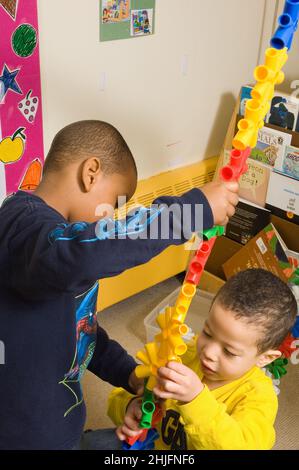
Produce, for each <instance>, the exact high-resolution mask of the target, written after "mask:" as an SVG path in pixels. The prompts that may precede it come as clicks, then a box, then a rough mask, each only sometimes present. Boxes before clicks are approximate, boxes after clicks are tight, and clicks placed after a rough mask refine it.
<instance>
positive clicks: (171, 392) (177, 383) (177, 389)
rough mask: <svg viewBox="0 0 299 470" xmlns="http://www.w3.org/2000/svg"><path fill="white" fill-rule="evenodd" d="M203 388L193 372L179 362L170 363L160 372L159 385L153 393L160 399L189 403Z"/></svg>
mask: <svg viewBox="0 0 299 470" xmlns="http://www.w3.org/2000/svg"><path fill="white" fill-rule="evenodd" d="M203 388H204V385H203V383H202V382H201V380H200V378H199V377H198V375H197V374H196V373H195V372H194V371H193V370H191V369H189V367H186V366H184V365H183V364H180V363H179V362H169V363H168V364H167V366H166V367H160V369H159V370H158V385H157V386H156V387H155V388H154V390H153V392H154V394H155V395H156V396H157V397H159V398H163V399H168V398H171V399H173V400H178V401H182V402H184V403H189V402H190V401H192V400H194V398H195V397H197V395H199V394H200V392H202V390H203Z"/></svg>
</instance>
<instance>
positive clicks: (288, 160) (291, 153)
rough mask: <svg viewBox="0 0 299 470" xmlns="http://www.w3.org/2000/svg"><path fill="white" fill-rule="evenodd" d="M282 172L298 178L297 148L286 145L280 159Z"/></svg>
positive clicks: (298, 155) (298, 157)
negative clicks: (281, 159)
mask: <svg viewBox="0 0 299 470" xmlns="http://www.w3.org/2000/svg"><path fill="white" fill-rule="evenodd" d="M282 173H284V174H285V175H287V176H291V177H292V178H295V179H297V180H299V148H296V147H286V149H285V153H284V157H283V161H282Z"/></svg>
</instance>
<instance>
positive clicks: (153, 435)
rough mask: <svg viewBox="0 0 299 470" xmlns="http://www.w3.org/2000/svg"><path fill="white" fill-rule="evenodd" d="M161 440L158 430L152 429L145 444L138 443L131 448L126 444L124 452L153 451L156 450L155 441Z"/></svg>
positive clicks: (124, 444)
mask: <svg viewBox="0 0 299 470" xmlns="http://www.w3.org/2000/svg"><path fill="white" fill-rule="evenodd" d="M158 438H159V433H158V432H157V431H156V429H150V430H149V432H148V434H147V438H146V439H145V440H144V441H143V442H139V441H136V442H135V444H134V445H132V446H129V444H127V443H126V442H124V443H123V450H153V449H154V448H155V441H156V440H157V439H158Z"/></svg>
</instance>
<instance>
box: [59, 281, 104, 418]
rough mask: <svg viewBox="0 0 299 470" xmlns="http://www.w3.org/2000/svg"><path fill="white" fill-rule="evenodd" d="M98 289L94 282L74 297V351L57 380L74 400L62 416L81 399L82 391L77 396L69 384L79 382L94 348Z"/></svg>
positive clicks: (97, 284) (79, 402) (78, 403)
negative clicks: (72, 358)
mask: <svg viewBox="0 0 299 470" xmlns="http://www.w3.org/2000/svg"><path fill="white" fill-rule="evenodd" d="M98 290H99V283H98V282H96V283H95V284H94V286H92V287H91V289H89V290H88V291H87V292H85V293H84V294H81V295H79V296H78V297H76V323H77V327H76V340H77V347H76V353H75V357H74V360H73V363H72V365H71V368H70V370H69V371H68V372H67V373H66V374H65V376H64V379H63V380H62V381H61V382H59V384H61V385H64V386H65V387H66V388H68V389H69V390H70V392H71V393H72V394H73V395H74V397H75V400H76V401H75V403H74V405H72V406H71V407H70V408H69V409H68V410H67V411H66V412H65V414H64V417H66V416H67V415H68V414H69V413H70V412H71V411H72V410H73V409H74V408H76V407H77V406H79V405H80V404H81V403H82V401H83V396H82V391H81V393H80V396H78V395H77V393H76V392H75V391H74V390H73V388H72V385H71V384H72V383H79V384H80V381H81V378H82V376H83V374H84V372H85V371H86V369H87V366H88V364H89V362H90V361H91V359H92V356H93V353H94V350H95V346H96V335H97V315H96V302H97V297H98ZM80 390H81V387H80Z"/></svg>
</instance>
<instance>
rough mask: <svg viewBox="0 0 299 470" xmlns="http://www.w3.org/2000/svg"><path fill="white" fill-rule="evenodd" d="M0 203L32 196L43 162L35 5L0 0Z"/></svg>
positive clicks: (22, 0)
mask: <svg viewBox="0 0 299 470" xmlns="http://www.w3.org/2000/svg"><path fill="white" fill-rule="evenodd" d="M0 24H1V41H0V203H1V202H2V201H3V199H5V197H6V196H7V195H10V194H12V193H14V192H16V191H18V190H19V189H21V190H23V191H33V190H35V189H36V188H37V186H38V184H39V182H40V180H41V175H42V164H43V160H44V146H43V123H42V100H41V82H40V61H39V42H38V18H37V0H0Z"/></svg>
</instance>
